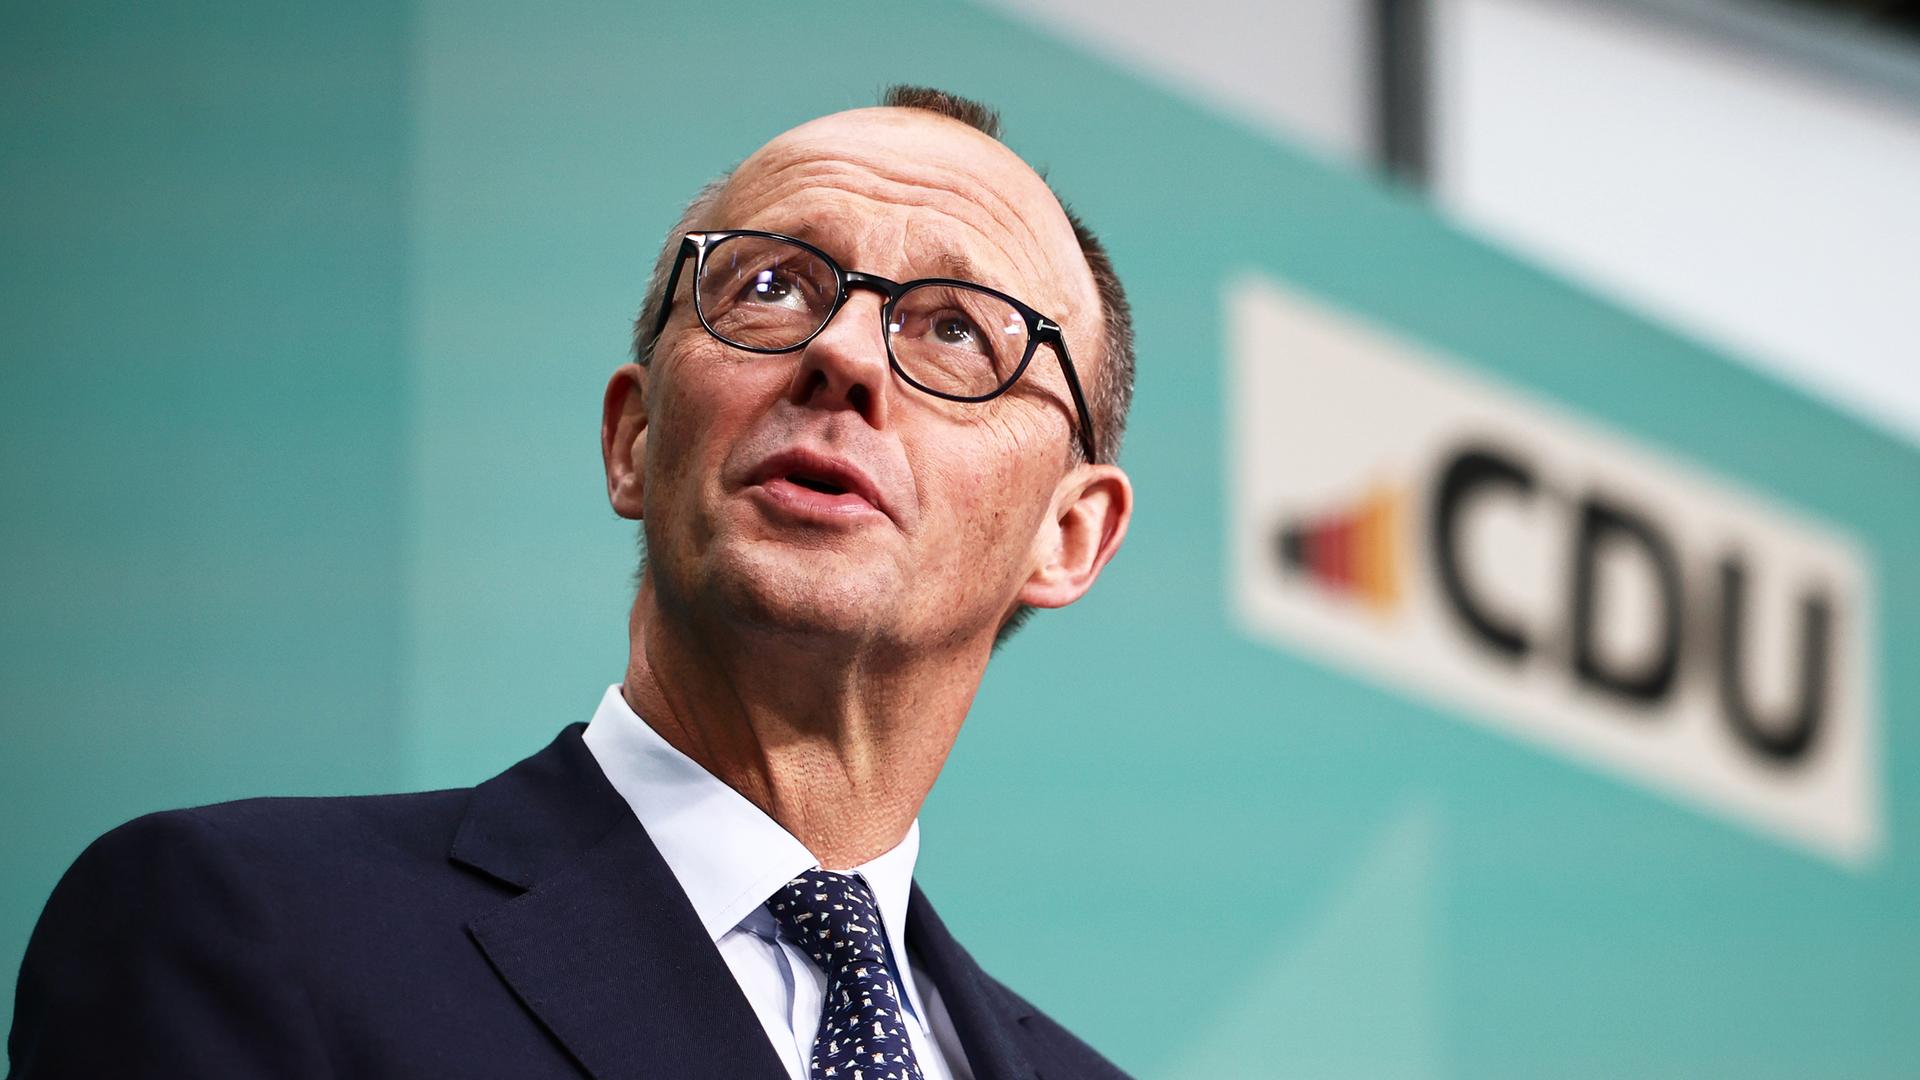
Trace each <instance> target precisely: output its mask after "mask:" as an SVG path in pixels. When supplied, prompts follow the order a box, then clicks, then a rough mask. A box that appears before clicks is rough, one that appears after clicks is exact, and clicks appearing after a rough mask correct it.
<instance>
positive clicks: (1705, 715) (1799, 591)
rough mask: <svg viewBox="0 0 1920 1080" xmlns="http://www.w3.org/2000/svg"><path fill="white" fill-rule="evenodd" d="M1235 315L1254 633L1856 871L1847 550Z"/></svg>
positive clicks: (1435, 384)
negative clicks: (1854, 867)
mask: <svg viewBox="0 0 1920 1080" xmlns="http://www.w3.org/2000/svg"><path fill="white" fill-rule="evenodd" d="M1226 306H1227V317H1228V322H1229V335H1230V336H1229V349H1230V352H1231V357H1230V362H1229V372H1230V376H1229V377H1230V379H1231V380H1232V381H1231V383H1230V385H1229V392H1228V395H1227V397H1228V400H1229V401H1230V402H1232V405H1231V406H1230V408H1231V409H1232V411H1233V416H1232V435H1231V438H1232V442H1231V444H1230V446H1229V458H1230V461H1231V463H1232V468H1233V469H1234V473H1235V475H1234V476H1233V478H1232V482H1231V488H1230V490H1231V496H1232V500H1233V508H1232V514H1233V520H1232V532H1231V535H1232V544H1233V551H1232V553H1231V559H1232V562H1231V565H1232V567H1233V574H1232V576H1231V578H1230V589H1231V593H1232V595H1231V597H1230V602H1231V604H1232V606H1233V608H1234V609H1235V610H1236V611H1237V613H1238V615H1239V617H1240V619H1241V620H1242V622H1243V624H1244V625H1245V626H1246V628H1247V629H1248V630H1250V631H1251V632H1252V633H1254V634H1255V635H1256V636H1259V637H1261V638H1264V639H1267V640H1270V641H1272V642H1275V643H1277V644H1280V645H1282V646H1285V647H1288V648H1292V649H1299V650H1301V651H1303V652H1307V653H1310V654H1314V655H1316V656H1319V657H1321V658H1324V659H1326V660H1329V661H1331V662H1333V663H1335V664H1336V665H1338V666H1341V667H1344V668H1346V669H1349V670H1352V671H1355V672H1357V673H1359V674H1361V675H1363V676H1366V677H1370V678H1374V679H1378V680H1380V681H1383V682H1386V683H1388V684H1390V685H1393V686H1395V687H1397V688H1399V689H1401V690H1403V691H1405V692H1407V693H1410V694H1411V695H1413V696H1414V697H1416V698H1418V699H1423V700H1428V701H1431V702H1434V703H1436V704H1439V705H1441V706H1443V707H1446V708H1448V709H1450V710H1451V711H1455V712H1458V713H1460V714H1462V715H1464V716H1466V717H1468V718H1469V719H1472V720H1474V721H1477V722H1480V723H1483V724H1485V725H1487V726H1489V727H1491V728H1493V729H1495V730H1498V731H1501V732H1505V733H1507V734H1510V735H1514V736H1517V737H1520V738H1522V739H1524V740H1527V741H1528V742H1531V743H1533V744H1535V745H1538V746H1541V747H1544V748H1547V749H1550V750H1552V751H1554V752H1557V753H1559V754H1562V755H1565V756H1567V757H1570V758H1572V759H1574V760H1577V761H1581V762H1585V763H1589V764H1591V765H1593V766H1595V767H1598V768H1600V769H1602V770H1605V771H1608V772H1610V773H1612V774H1614V775H1617V776H1620V777H1623V778H1625V779H1627V780H1629V781H1632V782H1634V783H1636V784H1639V785H1643V786H1646V787H1649V788H1652V789H1655V790H1658V791H1661V792H1664V793H1666V794H1669V795H1671V796H1674V797H1676V798H1678V799H1680V800H1682V801H1683V802H1685V803H1687V804H1689V805H1693V806H1696V807H1699V808H1702V809H1706V810H1708V811H1710V812H1712V813H1715V814H1718V815H1721V816H1724V817H1726V818H1728V819H1731V820H1733V821H1736V822H1740V823H1742V824H1745V825H1747V826H1749V827H1752V828H1756V829H1758V830H1760V831H1761V832H1763V833H1764V834H1766V835H1769V836H1773V837H1776V838H1779V839H1783V840H1786V841H1789V842H1791V843H1793V844H1795V845H1797V846H1800V847H1804V848H1807V849H1811V850H1813V851H1815V852H1818V853H1821V854H1823V855H1825V856H1827V857H1830V858H1832V859H1835V860H1837V861H1840V862H1843V863H1847V864H1851V865H1858V864H1860V863H1862V862H1864V861H1866V860H1867V859H1869V858H1871V857H1872V856H1873V855H1874V854H1875V852H1876V851H1877V850H1878V848H1879V846H1880V840H1881V835H1880V834H1881V827H1880V809H1879V807H1880V799H1879V790H1878V760H1877V750H1876V746H1877V744H1876V741H1875V735H1874V695H1873V678H1872V674H1873V673H1872V670H1871V663H1872V660H1871V658H1872V656H1873V655H1874V649H1873V639H1872V634H1873V626H1874V620H1873V616H1872V611H1871V603H1872V595H1873V592H1872V583H1871V574H1870V571H1869V567H1868V563H1867V560H1866V558H1865V556H1864V555H1863V553H1862V551H1861V549H1860V547H1859V545H1858V544H1856V543H1855V542H1854V541H1853V540H1851V539H1849V538H1848V537H1846V536H1844V535H1842V534H1841V533H1840V532H1839V531H1838V530H1836V529H1835V528H1834V527H1832V526H1830V525H1826V524H1822V523H1820V522H1816V521H1814V520H1812V519H1810V518H1808V517H1807V516H1806V515H1804V514H1801V513H1799V512H1796V511H1792V510H1789V509H1787V508H1785V507H1783V506H1781V505H1779V504H1777V503H1775V502H1773V501H1771V500H1769V499H1767V498H1765V497H1763V496H1761V495H1759V494H1757V493H1755V492H1752V491H1749V490H1744V489H1742V488H1740V487H1738V486H1737V485H1735V484H1734V483H1732V482H1730V481H1728V480H1725V479H1722V478H1719V477H1715V476H1712V475H1709V474H1707V473H1706V472H1704V471H1703V470H1701V469H1700V468H1699V467H1697V466H1694V465H1691V464H1688V463H1685V462H1682V461H1680V460H1678V459H1676V458H1675V457H1673V456H1672V455H1671V454H1668V453H1665V452H1662V451H1659V450H1656V449H1654V448H1652V447H1649V446H1646V445H1644V444H1640V443H1637V442H1635V441H1633V440H1631V439H1628V438H1626V437H1624V436H1622V435H1620V434H1617V433H1613V432H1609V431H1607V430H1605V429H1603V428H1602V427H1601V426H1600V425H1598V424H1597V423H1596V422H1594V421H1592V420H1589V419H1584V418H1581V417H1579V416H1576V415H1575V414H1574V413H1573V412H1571V411H1570V410H1568V409H1567V408H1565V407H1564V406H1560V405H1556V404H1552V403H1549V402H1546V401H1543V400H1539V399H1536V398H1534V397H1531V396H1529V395H1527V394H1524V393H1521V392H1519V391H1517V390H1514V389H1511V388H1507V387H1503V386H1501V385H1498V384H1496V383H1495V382H1493V381H1492V380H1490V379H1488V378H1486V377H1484V376H1480V375H1476V374H1472V373H1470V372H1469V371H1468V370H1467V369H1466V368H1464V367H1463V366H1461V365H1460V364H1459V363H1458V362H1456V361H1450V360H1448V359H1445V358H1442V357H1440V356H1437V355H1434V354H1432V353H1431V352H1429V351H1427V350H1425V349H1423V348H1422V347H1420V346H1418V345H1415V344H1413V343H1411V342H1407V341H1403V340H1399V339H1396V338H1394V337H1392V336H1390V335H1389V334H1387V333H1385V332H1383V331H1382V330H1380V329H1378V328H1375V327H1371V326H1369V325H1367V324H1365V323H1363V322H1361V321H1360V320H1358V319H1357V318H1356V317H1354V316H1352V315H1349V314H1346V313H1343V312H1340V311H1336V310H1334V309H1332V308H1329V307H1327V306H1324V305H1322V304H1320V303H1318V302H1316V301H1314V300H1312V299H1309V298H1307V297H1305V296H1303V295H1301V294H1298V293H1296V292H1293V291H1291V290H1289V289H1286V288H1283V287H1281V286H1279V285H1277V284H1275V283H1272V282H1269V281H1265V280H1256V279H1249V280H1247V281H1244V282H1242V283H1240V284H1238V285H1236V286H1234V287H1233V288H1231V289H1230V291H1229V293H1228V295H1227V298H1226Z"/></svg>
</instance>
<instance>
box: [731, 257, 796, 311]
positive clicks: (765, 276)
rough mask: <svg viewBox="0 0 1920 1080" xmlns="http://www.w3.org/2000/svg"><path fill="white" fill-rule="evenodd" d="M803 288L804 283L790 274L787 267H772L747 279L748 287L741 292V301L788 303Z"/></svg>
mask: <svg viewBox="0 0 1920 1080" xmlns="http://www.w3.org/2000/svg"><path fill="white" fill-rule="evenodd" d="M802 288H803V283H802V282H800V281H798V280H796V279H795V277H794V276H793V275H791V274H789V273H788V272H787V270H786V268H785V267H781V266H770V267H767V268H765V269H763V270H759V271H756V272H755V273H754V274H753V276H752V277H750V278H748V279H747V281H746V287H745V288H744V289H742V290H741V299H743V300H753V301H757V302H759V303H762V304H781V303H788V302H791V301H792V300H793V299H794V298H795V297H796V296H797V295H798V294H799V292H800V291H801V289H802Z"/></svg>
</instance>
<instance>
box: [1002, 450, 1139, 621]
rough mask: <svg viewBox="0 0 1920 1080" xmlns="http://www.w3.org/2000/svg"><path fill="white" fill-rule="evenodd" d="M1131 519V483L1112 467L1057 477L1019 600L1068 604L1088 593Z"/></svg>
mask: <svg viewBox="0 0 1920 1080" xmlns="http://www.w3.org/2000/svg"><path fill="white" fill-rule="evenodd" d="M1132 518H1133V484H1132V482H1131V481H1129V480H1128V479H1127V474H1126V473H1124V472H1121V471H1120V469H1119V467H1118V466H1115V465H1080V466H1077V467H1076V468H1074V469H1073V470H1072V471H1070V472H1068V474H1067V475H1066V476H1064V477H1062V478H1061V480H1060V485H1059V486H1058V487H1057V488H1056V489H1055V491H1054V507H1053V515H1052V518H1051V520H1050V521H1048V523H1047V524H1046V525H1045V526H1044V527H1043V528H1042V529H1041V530H1040V534H1039V535H1038V536H1036V537H1035V538H1034V543H1035V553H1034V554H1035V560H1034V561H1035V564H1036V565H1035V569H1034V571H1033V573H1032V574H1031V575H1030V576H1029V577H1028V578H1027V582H1026V584H1025V585H1024V586H1022V587H1021V589H1020V596H1019V599H1020V602H1021V603H1022V604H1028V605H1031V606H1033V607H1042V608H1058V607H1066V606H1067V605H1068V604H1071V603H1073V602H1074V601H1075V600H1078V599H1080V598H1081V597H1082V596H1084V595H1086V592H1087V590H1088V589H1091V588H1092V587H1093V583H1094V581H1095V580H1096V579H1097V578H1099V576H1100V571H1101V569H1102V568H1104V567H1105V566H1106V565H1107V561H1108V560H1110V559H1112V558H1113V556H1114V553H1115V552H1117V551H1119V550H1120V542H1121V541H1122V540H1124V539H1126V535H1127V524H1128V522H1130V521H1131V520H1132Z"/></svg>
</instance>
